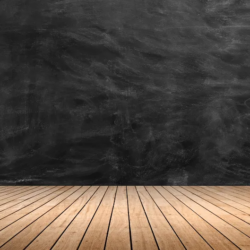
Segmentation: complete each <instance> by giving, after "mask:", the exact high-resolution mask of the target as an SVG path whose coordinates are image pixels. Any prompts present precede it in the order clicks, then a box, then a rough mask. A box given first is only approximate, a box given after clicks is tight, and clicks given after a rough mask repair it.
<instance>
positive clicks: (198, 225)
mask: <svg viewBox="0 0 250 250" xmlns="http://www.w3.org/2000/svg"><path fill="white" fill-rule="evenodd" d="M155 188H156V189H157V190H158V191H159V193H160V194H161V195H162V196H163V197H164V198H165V199H166V200H167V201H168V202H169V203H170V204H171V205H172V206H173V207H174V208H175V209H176V211H177V212H178V213H180V214H181V215H182V216H183V217H184V218H185V219H186V220H187V221H188V222H189V223H190V224H191V226H192V227H193V228H194V229H195V230H196V231H197V232H199V234H200V235H201V236H202V237H203V238H204V239H205V240H206V241H207V242H208V244H209V245H210V246H211V247H212V248H213V249H216V250H228V249H234V250H235V249H238V247H236V246H235V245H234V244H233V243H232V242H231V241H229V240H228V239H227V238H226V237H224V236H223V235H222V234H221V233H220V232H219V231H217V230H216V229H215V228H214V227H212V226H211V225H210V224H209V223H208V222H207V221H205V220H203V219H202V218H201V217H200V216H198V215H197V214H196V213H195V212H194V211H193V210H191V209H190V208H189V207H187V206H186V205H185V204H183V202H182V201H181V200H180V199H179V198H177V197H175V196H174V195H172V194H171V193H170V192H168V191H167V190H166V189H164V188H163V187H155Z"/></svg>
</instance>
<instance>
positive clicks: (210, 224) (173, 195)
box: [162, 186, 240, 249]
mask: <svg viewBox="0 0 250 250" xmlns="http://www.w3.org/2000/svg"><path fill="white" fill-rule="evenodd" d="M162 187H163V188H164V189H165V190H167V189H166V188H165V187H164V186H162ZM167 191H168V190H167ZM172 195H173V196H174V197H175V198H176V199H178V200H179V201H180V202H181V203H182V204H183V205H184V206H186V207H188V208H189V209H190V210H191V211H193V212H194V213H195V214H197V215H198V216H199V217H200V218H201V219H202V220H204V221H206V222H207V223H208V224H209V225H210V226H211V227H213V228H214V229H215V230H216V231H217V232H218V233H220V234H221V235H223V237H225V238H227V239H228V240H229V241H230V242H231V243H232V244H233V245H235V246H236V247H237V248H238V249H240V248H239V247H238V246H237V245H236V244H235V243H234V242H232V241H231V240H230V239H229V238H228V237H226V236H225V235H224V234H222V233H221V232H220V231H219V230H218V229H217V228H215V227H214V226H213V225H212V224H211V223H209V222H208V221H207V220H205V219H204V218H203V217H201V216H200V215H199V214H198V213H196V212H195V211H194V210H193V209H192V208H190V207H189V206H187V205H186V204H185V203H183V202H182V201H181V200H180V199H179V198H178V197H177V196H175V195H174V194H172Z"/></svg>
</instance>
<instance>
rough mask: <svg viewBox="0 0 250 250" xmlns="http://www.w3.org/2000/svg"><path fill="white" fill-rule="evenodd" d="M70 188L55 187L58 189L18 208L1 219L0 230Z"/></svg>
mask: <svg viewBox="0 0 250 250" xmlns="http://www.w3.org/2000/svg"><path fill="white" fill-rule="evenodd" d="M70 188H72V187H58V188H57V189H58V190H56V191H55V192H53V193H51V194H49V195H47V196H46V197H44V198H42V199H41V200H38V201H36V202H34V203H33V204H31V205H29V206H27V207H25V208H23V209H21V210H18V211H17V212H15V213H13V214H11V215H9V216H7V217H5V218H3V219H1V221H0V222H1V223H0V230H2V229H3V228H5V227H7V226H8V225H10V224H12V223H14V222H15V221H17V220H19V219H20V218H22V217H24V216H26V215H27V214H29V213H31V212H33V211H35V210H36V209H38V208H40V207H41V206H43V205H44V204H46V203H48V202H50V201H52V200H53V199H54V198H56V197H57V196H59V195H61V194H62V193H64V192H66V191H67V190H68V189H70Z"/></svg>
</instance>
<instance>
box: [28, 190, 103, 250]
mask: <svg viewBox="0 0 250 250" xmlns="http://www.w3.org/2000/svg"><path fill="white" fill-rule="evenodd" d="M97 189H98V187H91V188H89V189H88V190H87V187H84V188H83V189H82V190H79V191H80V192H82V191H84V193H83V194H82V195H81V196H80V197H79V198H78V199H77V200H76V201H75V202H74V203H73V204H72V205H71V206H70V207H69V208H68V209H67V210H66V211H65V212H64V213H62V214H61V215H60V216H59V217H58V218H57V219H56V220H55V221H53V222H52V223H51V225H49V226H48V227H47V228H46V229H45V230H44V231H43V232H42V233H41V234H40V235H39V236H38V237H37V238H36V239H35V240H34V241H33V242H32V243H31V244H30V245H29V246H28V247H27V248H26V249H29V250H31V249H34V250H36V249H39V250H46V249H50V248H51V247H52V246H53V245H54V243H55V242H56V240H57V239H58V238H59V237H60V235H61V234H62V233H63V231H64V230H65V228H66V227H67V226H68V225H69V224H70V222H71V221H72V220H73V219H74V217H75V216H76V215H77V214H78V212H79V211H81V209H82V208H83V207H84V206H85V205H86V203H87V202H88V200H89V199H90V198H91V196H92V195H93V194H94V193H95V192H96V190H97ZM63 203H64V202H63ZM62 205H65V204H62ZM58 209H59V207H58V206H57V207H56V210H57V212H58ZM45 216H46V217H47V218H48V219H50V217H49V215H48V213H47V214H45ZM45 216H43V217H41V218H40V220H41V222H39V221H36V222H35V223H33V225H32V227H33V228H34V229H33V230H34V231H35V230H36V229H37V228H38V227H41V226H38V225H37V222H38V223H39V224H40V225H41V224H43V227H44V226H46V225H47V224H48V222H47V221H46V220H47V218H46V217H45ZM34 231H32V233H33V235H34V236H36V235H38V233H34ZM32 237H33V236H32Z"/></svg>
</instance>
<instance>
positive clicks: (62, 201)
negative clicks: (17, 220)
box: [0, 187, 80, 247]
mask: <svg viewBox="0 0 250 250" xmlns="http://www.w3.org/2000/svg"><path fill="white" fill-rule="evenodd" d="M72 188H73V187H72ZM72 188H70V189H72ZM70 189H68V190H70ZM78 189H80V188H78ZM78 189H77V190H78ZM68 190H66V191H68ZM77 190H75V191H74V192H73V193H71V194H69V195H68V196H66V197H65V198H64V199H63V200H62V201H60V202H59V203H58V204H60V203H62V202H63V201H64V200H66V199H67V198H68V197H69V196H71V195H72V194H74V193H75V192H76V191H77ZM66 191H65V192H66ZM65 192H63V193H65ZM58 204H56V205H55V206H53V207H52V208H51V209H49V210H48V211H47V212H46V213H48V212H49V211H50V210H52V209H53V208H54V207H56V206H57V205H58ZM46 213H44V214H46ZM44 214H42V215H41V216H39V217H38V218H36V219H35V220H34V221H32V222H31V223H30V224H28V225H27V226H26V227H24V228H23V229H22V230H21V231H19V232H18V233H17V234H15V235H14V236H13V237H11V239H13V238H14V237H15V236H16V235H18V234H19V233H20V232H22V231H23V230H24V229H25V228H27V227H29V226H30V225H31V224H32V223H34V222H35V221H37V220H38V219H39V218H41V217H42V216H43V215H44ZM2 230H3V229H2ZM2 230H0V231H2ZM11 239H9V240H8V241H6V242H5V243H4V244H2V245H1V246H0V247H3V246H4V245H5V244H7V243H8V242H9V241H11Z"/></svg>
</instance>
